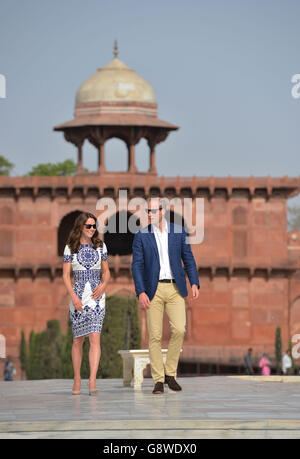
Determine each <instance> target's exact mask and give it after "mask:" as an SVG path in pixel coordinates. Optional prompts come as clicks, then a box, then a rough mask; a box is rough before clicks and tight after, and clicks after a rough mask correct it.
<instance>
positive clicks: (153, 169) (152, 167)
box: [149, 145, 157, 174]
mask: <svg viewBox="0 0 300 459" xmlns="http://www.w3.org/2000/svg"><path fill="white" fill-rule="evenodd" d="M156 173H157V172H156V166H155V146H154V145H151V146H150V168H149V174H156Z"/></svg>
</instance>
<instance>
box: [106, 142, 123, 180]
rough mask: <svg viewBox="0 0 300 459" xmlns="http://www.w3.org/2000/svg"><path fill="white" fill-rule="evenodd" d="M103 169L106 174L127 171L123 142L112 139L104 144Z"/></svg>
mask: <svg viewBox="0 0 300 459" xmlns="http://www.w3.org/2000/svg"><path fill="white" fill-rule="evenodd" d="M104 149H105V167H106V170H107V171H108V172H110V171H111V172H120V171H124V172H125V171H127V170H128V148H127V145H126V143H125V142H124V141H123V140H120V139H117V138H112V139H109V140H107V141H106V142H105V145H104Z"/></svg>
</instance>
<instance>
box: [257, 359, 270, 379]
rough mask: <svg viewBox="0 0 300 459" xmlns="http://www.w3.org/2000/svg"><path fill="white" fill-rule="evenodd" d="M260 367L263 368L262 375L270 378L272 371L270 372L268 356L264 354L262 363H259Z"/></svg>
mask: <svg viewBox="0 0 300 459" xmlns="http://www.w3.org/2000/svg"><path fill="white" fill-rule="evenodd" d="M259 366H260V368H261V374H262V375H263V376H270V374H271V370H270V361H269V359H268V357H267V354H265V353H263V355H262V357H261V359H260V361H259Z"/></svg>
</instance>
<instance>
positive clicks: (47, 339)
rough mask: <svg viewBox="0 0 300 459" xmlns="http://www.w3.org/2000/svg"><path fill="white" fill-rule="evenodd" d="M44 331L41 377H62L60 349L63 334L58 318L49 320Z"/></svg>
mask: <svg viewBox="0 0 300 459" xmlns="http://www.w3.org/2000/svg"><path fill="white" fill-rule="evenodd" d="M43 333H44V345H45V348H44V351H45V352H44V355H43V360H44V363H43V379H51V378H54V379H59V378H61V377H62V360H61V349H62V342H63V335H62V333H61V329H60V324H59V321H58V320H56V319H55V320H49V321H48V322H47V329H46V330H45V331H44V332H43Z"/></svg>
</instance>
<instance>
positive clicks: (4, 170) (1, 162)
mask: <svg viewBox="0 0 300 459" xmlns="http://www.w3.org/2000/svg"><path fill="white" fill-rule="evenodd" d="M14 166H15V165H14V164H13V163H10V162H9V161H8V159H6V158H4V156H0V175H10V172H11V169H12V168H13V167H14Z"/></svg>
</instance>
